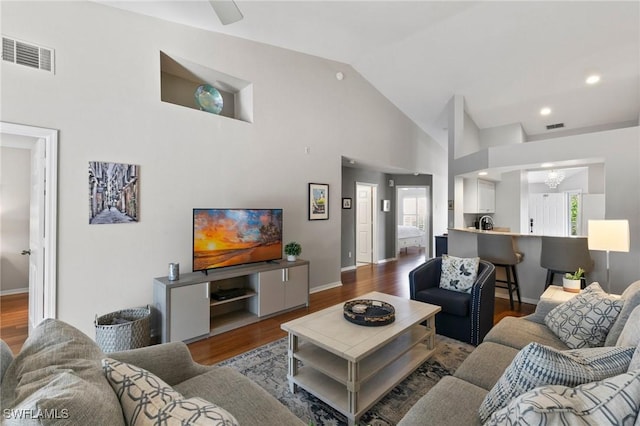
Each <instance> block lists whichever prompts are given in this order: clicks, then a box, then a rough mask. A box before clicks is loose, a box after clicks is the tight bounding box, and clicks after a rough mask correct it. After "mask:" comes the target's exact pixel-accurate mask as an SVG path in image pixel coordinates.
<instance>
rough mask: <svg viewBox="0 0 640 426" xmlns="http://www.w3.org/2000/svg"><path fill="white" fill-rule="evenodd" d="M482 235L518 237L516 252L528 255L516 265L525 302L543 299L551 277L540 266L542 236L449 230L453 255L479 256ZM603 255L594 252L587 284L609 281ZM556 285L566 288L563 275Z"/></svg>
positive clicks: (500, 291) (499, 274)
mask: <svg viewBox="0 0 640 426" xmlns="http://www.w3.org/2000/svg"><path fill="white" fill-rule="evenodd" d="M481 233H482V234H492V235H511V236H512V237H514V240H515V247H516V250H517V251H519V252H521V253H522V254H524V257H523V260H522V262H521V263H518V265H517V266H516V268H517V271H518V281H519V283H520V295H521V298H522V302H523V303H536V304H537V303H538V300H539V299H540V296H541V295H542V293H544V290H545V289H544V283H545V280H546V277H547V270H546V269H544V268H543V267H542V266H540V250H541V246H542V238H541V237H542V236H541V235H536V234H520V233H516V232H500V231H483V230H479V229H475V228H471V229H469V228H449V238H448V249H449V254H450V255H452V256H458V257H476V256H478V250H477V234H481ZM554 238H586V237H554ZM601 254H602V253H601V252H591V257H592V258H593V259H594V261H595V268H594V270H593V271H591V273H590V274H589V275H588V276H587V284H590V283H591V282H593V281H598V280H606V278H605V277H606V271H605V266H604V262H603V261H602V260H601V257H602V256H601ZM496 274H497V277H498V278H501V279H504V268H496ZM600 282H602V281H600ZM554 283H555V284H557V285H562V277H561V276H560V274H556V276H555V279H554ZM496 295H498V296H499V297H505V298H508V297H509V296H508V294H507V291H506V290H503V289H500V288H497V289H496ZM516 307H517V305H516Z"/></svg>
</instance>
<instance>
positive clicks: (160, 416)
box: [102, 358, 238, 426]
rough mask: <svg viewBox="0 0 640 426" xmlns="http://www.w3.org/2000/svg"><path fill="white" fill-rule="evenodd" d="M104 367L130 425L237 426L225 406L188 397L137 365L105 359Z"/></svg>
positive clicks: (103, 361)
mask: <svg viewBox="0 0 640 426" xmlns="http://www.w3.org/2000/svg"><path fill="white" fill-rule="evenodd" d="M102 369H103V370H104V373H105V376H106V377H107V380H108V382H109V384H110V385H111V387H112V388H113V390H114V391H115V393H116V396H117V397H118V399H119V400H120V406H121V407H122V413H123V414H124V417H125V420H126V421H127V424H128V425H131V426H134V425H135V426H146V425H157V424H162V425H166V426H173V425H176V426H178V425H180V426H188V425H193V426H196V425H207V426H212V425H213V426H237V424H238V422H237V421H236V419H235V418H234V417H233V416H232V415H231V414H230V413H229V412H227V411H226V410H224V409H223V408H220V407H218V406H217V405H215V404H212V403H210V402H208V401H205V400H204V399H201V398H190V399H185V398H184V397H183V396H182V394H180V393H179V392H176V391H175V390H173V388H172V387H171V386H169V385H168V384H166V383H165V382H164V381H163V380H162V379H160V378H159V377H157V376H156V375H154V374H152V373H150V372H148V371H147V370H145V369H143V368H140V367H136V366H135V365H131V364H127V363H124V362H120V361H116V360H115V359H111V358H105V359H103V360H102Z"/></svg>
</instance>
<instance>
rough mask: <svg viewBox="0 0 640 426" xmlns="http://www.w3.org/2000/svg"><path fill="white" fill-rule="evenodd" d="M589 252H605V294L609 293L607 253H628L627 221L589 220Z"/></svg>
mask: <svg viewBox="0 0 640 426" xmlns="http://www.w3.org/2000/svg"><path fill="white" fill-rule="evenodd" d="M587 234H588V235H587V238H588V245H589V250H601V251H606V252H607V292H608V293H611V282H610V280H609V252H612V251H619V252H628V251H629V221H628V220H626V219H625V220H590V221H589V222H588V233H587Z"/></svg>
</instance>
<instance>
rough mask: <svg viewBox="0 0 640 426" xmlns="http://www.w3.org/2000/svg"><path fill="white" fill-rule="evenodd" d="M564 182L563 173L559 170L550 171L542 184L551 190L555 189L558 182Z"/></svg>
mask: <svg viewBox="0 0 640 426" xmlns="http://www.w3.org/2000/svg"><path fill="white" fill-rule="evenodd" d="M563 180H564V173H563V172H562V171H561V170H550V171H549V173H547V177H546V178H545V180H544V183H545V184H546V185H547V186H548V187H549V188H551V189H556V188H557V187H558V185H560V182H562V181H563Z"/></svg>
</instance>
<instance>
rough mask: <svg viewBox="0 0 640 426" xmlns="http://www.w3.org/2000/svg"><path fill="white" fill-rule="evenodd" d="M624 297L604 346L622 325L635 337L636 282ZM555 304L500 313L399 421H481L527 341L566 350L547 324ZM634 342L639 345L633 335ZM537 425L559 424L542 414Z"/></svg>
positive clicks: (638, 399)
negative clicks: (492, 395) (460, 359)
mask: <svg viewBox="0 0 640 426" xmlns="http://www.w3.org/2000/svg"><path fill="white" fill-rule="evenodd" d="M622 299H623V300H624V305H623V308H622V311H621V312H620V315H618V317H617V319H616V322H615V323H614V324H613V326H612V327H611V329H610V331H609V334H608V335H607V338H606V339H607V340H606V343H605V346H615V345H616V342H617V341H618V337H619V336H620V334H621V333H622V332H623V330H624V333H625V336H628V335H629V331H631V332H632V333H634V335H636V336H637V333H638V330H640V321H638V319H639V318H640V315H639V314H640V307H638V306H640V281H637V282H635V283H633V284H632V285H631V286H630V287H629V288H628V289H627V290H626V291H625V292H624V293H623V294H622ZM559 304H560V302H551V301H546V300H541V302H540V303H539V304H538V306H537V307H536V311H535V313H534V314H532V315H529V316H527V317H522V318H515V317H506V318H503V319H502V320H501V321H500V322H499V323H498V324H496V325H495V326H494V327H493V329H492V330H491V331H490V332H489V333H488V334H487V335H486V337H485V339H484V342H483V343H482V344H480V345H479V346H478V347H477V348H476V349H475V350H474V351H473V352H472V353H471V354H470V355H469V357H468V358H467V359H466V360H465V361H464V362H463V363H462V365H461V366H460V367H459V368H458V369H457V370H456V371H455V373H454V374H453V376H446V377H444V378H443V379H441V380H440V381H439V382H438V383H437V384H436V385H435V386H434V387H433V388H432V389H431V390H430V391H429V392H428V393H427V394H426V395H425V396H423V397H422V398H421V399H420V400H419V401H418V402H417V403H416V404H415V405H414V406H413V407H412V408H411V409H410V410H409V412H408V413H407V414H406V415H405V416H404V417H403V419H402V420H401V421H400V423H399V424H398V426H414V425H421V426H422V425H438V426H441V425H452V426H453V425H455V426H458V425H480V424H482V422H481V420H480V417H479V408H480V406H481V404H482V403H483V400H484V399H485V397H486V396H487V394H488V393H489V392H490V390H491V389H492V388H493V387H494V385H495V384H496V382H497V381H498V380H499V379H500V378H501V376H502V375H503V373H504V372H505V369H507V367H509V365H510V364H511V362H512V360H513V359H514V358H515V357H516V355H517V354H518V353H519V351H520V350H521V349H522V348H523V347H525V346H527V345H528V344H529V343H531V342H538V343H540V344H542V345H546V346H548V347H551V348H555V349H558V350H567V349H569V348H568V347H567V345H566V344H565V343H563V341H562V340H560V338H558V337H557V336H556V334H554V333H553V332H552V331H551V330H550V329H549V327H547V325H546V323H545V317H546V316H547V314H548V313H549V312H550V311H551V310H552V309H553V308H555V307H556V306H557V305H559ZM636 308H637V309H636ZM634 309H635V311H634ZM631 312H634V313H633V315H632V321H629V324H627V319H628V318H629V316H630V315H631ZM625 326H628V328H626V327H625ZM635 342H636V343H635V345H637V342H638V339H637V338H636V340H635ZM633 350H634V348H631V353H634V352H633ZM639 358H640V347H639V348H638V349H635V355H633V360H632V361H631V364H630V366H629V367H628V368H629V369H633V372H634V373H635V376H634V377H633V378H632V380H633V381H635V382H636V385H635V386H636V388H635V391H634V392H635V394H632V395H631V397H630V398H629V399H630V400H632V401H633V400H634V399H635V401H634V402H632V404H635V410H636V414H635V417H633V418H631V419H626V421H625V422H624V424H629V425H633V424H635V426H639V425H640V414H638V410H639V409H640V408H639V407H640V368H638V367H640V362H639V361H640V359H639ZM625 368H626V367H625ZM634 422H635V423H634ZM607 423H609V422H607ZM497 424H521V423H518V421H517V420H513V419H508V420H507V421H506V422H504V423H502V422H497ZM527 424H529V423H527ZM536 424H557V423H553V421H550V420H549V419H546V420H544V419H543V420H542V421H540V422H538V423H536ZM565 424H566V423H565ZM581 424H582V423H581ZM585 424H591V423H585ZM609 424H613V423H609ZM620 424H623V423H620Z"/></svg>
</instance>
